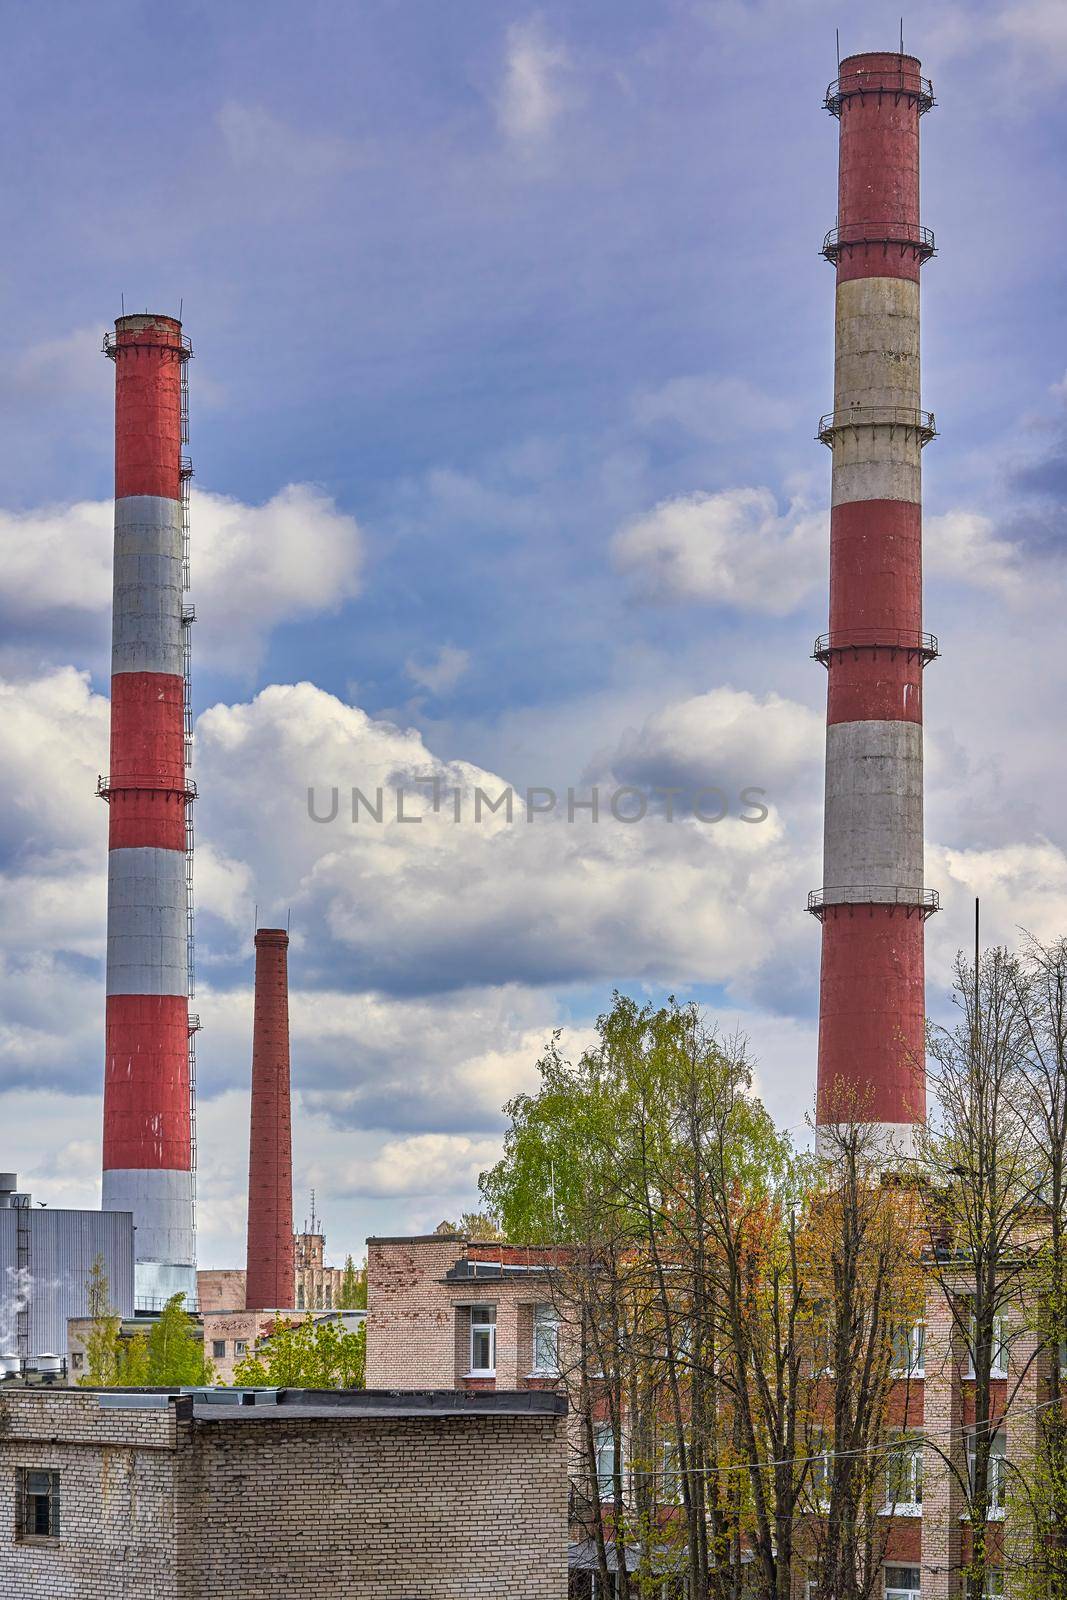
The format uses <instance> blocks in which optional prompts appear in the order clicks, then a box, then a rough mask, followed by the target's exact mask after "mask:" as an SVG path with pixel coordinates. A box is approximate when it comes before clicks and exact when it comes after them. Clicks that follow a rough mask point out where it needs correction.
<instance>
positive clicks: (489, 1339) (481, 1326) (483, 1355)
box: [470, 1306, 496, 1378]
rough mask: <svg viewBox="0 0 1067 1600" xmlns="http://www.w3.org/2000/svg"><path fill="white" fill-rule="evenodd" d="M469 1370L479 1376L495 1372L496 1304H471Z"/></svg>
mask: <svg viewBox="0 0 1067 1600" xmlns="http://www.w3.org/2000/svg"><path fill="white" fill-rule="evenodd" d="M470 1370H471V1372H472V1373H477V1374H478V1375H479V1376H481V1377H488V1378H492V1377H494V1376H495V1374H496V1306H471V1365H470Z"/></svg>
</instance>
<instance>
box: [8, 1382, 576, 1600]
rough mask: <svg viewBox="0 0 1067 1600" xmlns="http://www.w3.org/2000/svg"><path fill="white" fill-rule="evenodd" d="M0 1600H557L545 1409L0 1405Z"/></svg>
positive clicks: (62, 1396) (356, 1399) (285, 1392)
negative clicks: (120, 1599)
mask: <svg viewBox="0 0 1067 1600" xmlns="http://www.w3.org/2000/svg"><path fill="white" fill-rule="evenodd" d="M0 1403H2V1405H3V1412H4V1421H5V1426H4V1428H3V1430H2V1431H0V1600H26V1597H27V1596H29V1595H54V1596H56V1597H57V1600H58V1597H59V1596H62V1597H63V1600H112V1597H114V1596H117V1595H146V1596H147V1595H150V1596H151V1597H152V1600H217V1596H219V1595H223V1594H224V1595H225V1596H226V1600H253V1597H255V1600H261V1597H263V1596H266V1595H298V1594H299V1595H303V1594H314V1595H315V1596H316V1597H317V1600H342V1597H344V1600H352V1597H353V1596H368V1597H369V1596H371V1595H373V1596H374V1597H375V1600H412V1597H414V1596H417V1595H418V1596H422V1595H433V1596H434V1597H435V1600H461V1597H462V1600H475V1597H478V1596H485V1597H489V1596H494V1597H495V1596H497V1595H500V1594H507V1595H508V1596H509V1597H510V1600H564V1597H565V1596H566V1593H567V1548H566V1539H567V1528H566V1524H567V1474H566V1465H565V1441H564V1433H565V1427H566V1417H565V1411H566V1403H565V1401H564V1400H563V1399H562V1398H560V1397H559V1396H557V1395H555V1394H536V1393H533V1394H457V1393H433V1392H423V1393H418V1394H416V1393H413V1394H405V1395H396V1394H382V1393H378V1394H373V1393H369V1392H367V1391H351V1390H348V1391H336V1390H330V1391H324V1392H323V1391H310V1390H300V1389H282V1390H274V1389H271V1390H229V1391H224V1390H223V1391H197V1392H196V1393H193V1394H179V1393H153V1392H150V1391H145V1390H140V1391H125V1392H122V1391H116V1390H111V1391H93V1390H87V1389H53V1390H46V1389H40V1388H37V1389H30V1388H18V1387H7V1388H5V1389H3V1390H0Z"/></svg>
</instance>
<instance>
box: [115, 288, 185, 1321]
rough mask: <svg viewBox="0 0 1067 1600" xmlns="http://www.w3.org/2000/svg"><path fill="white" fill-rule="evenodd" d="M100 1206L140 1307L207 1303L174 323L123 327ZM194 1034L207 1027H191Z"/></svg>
mask: <svg viewBox="0 0 1067 1600" xmlns="http://www.w3.org/2000/svg"><path fill="white" fill-rule="evenodd" d="M104 351H105V353H106V354H107V355H108V356H110V358H111V359H112V360H113V361H114V363H115V557H114V580H115V586H114V615H113V626H112V647H111V771H110V773H109V775H108V776H107V777H106V778H101V779H100V782H99V785H98V788H99V792H100V794H101V795H102V796H103V797H104V799H105V800H107V801H108V803H109V805H110V817H109V827H108V851H109V854H108V910H107V1041H106V1062H105V1073H104V1163H103V1165H104V1183H103V1205H104V1209H105V1210H108V1211H132V1212H133V1220H134V1226H135V1229H136V1233H135V1235H134V1250H135V1257H136V1271H135V1301H136V1304H137V1305H138V1306H140V1307H143V1308H152V1307H155V1306H158V1305H160V1304H161V1303H162V1302H163V1301H164V1300H165V1299H166V1298H167V1297H168V1296H169V1295H171V1294H174V1293H176V1292H178V1291H179V1290H181V1291H183V1292H184V1293H185V1294H186V1295H187V1296H188V1297H189V1300H190V1303H191V1302H192V1300H193V1297H194V1296H195V1293H196V1249H195V1232H194V1216H193V1155H194V1147H193V1136H192V1126H193V1124H192V1073H191V1068H190V1054H191V1050H190V1041H191V1038H192V1034H191V1032H190V1019H189V983H190V971H191V961H190V956H191V927H192V920H191V900H190V894H191V882H192V879H191V846H192V833H191V827H190V825H189V824H190V822H191V818H190V811H189V806H190V802H191V800H192V798H193V794H194V792H195V791H194V788H193V786H192V784H191V783H190V781H189V778H188V776H187V771H186V768H187V763H188V759H189V748H188V738H187V736H188V731H189V725H188V720H187V712H188V684H187V675H188V674H187V668H188V649H187V641H188V633H187V631H186V629H187V626H188V623H189V622H191V620H192V612H191V608H189V609H188V610H185V608H183V604H182V597H183V591H184V589H185V588H186V587H187V586H188V548H187V528H188V524H187V517H186V510H187V501H186V489H187V482H188V468H187V467H186V465H185V464H184V462H183V458H182V442H183V440H184V439H185V438H186V437H187V405H186V396H187V393H188V390H187V386H186V371H187V367H186V363H187V362H188V359H189V356H190V354H191V350H190V346H189V341H188V339H187V338H186V337H185V336H184V335H183V333H182V327H181V323H180V322H179V321H178V320H177V319H176V318H174V317H164V316H150V315H148V314H147V313H146V314H145V315H144V316H130V317H125V316H124V317H120V318H119V319H118V321H117V322H116V323H115V332H114V333H113V334H108V335H107V337H106V338H105V340H104ZM194 1027H195V1022H194Z"/></svg>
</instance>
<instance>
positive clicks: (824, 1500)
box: [808, 1433, 834, 1511]
mask: <svg viewBox="0 0 1067 1600" xmlns="http://www.w3.org/2000/svg"><path fill="white" fill-rule="evenodd" d="M816 1438H817V1439H818V1441H819V1443H818V1448H816V1446H815V1442H814V1441H815V1439H816ZM810 1455H811V1463H810V1465H809V1467H808V1494H809V1496H810V1498H811V1503H812V1506H813V1508H814V1509H815V1510H816V1511H829V1509H830V1481H831V1474H832V1472H833V1467H832V1462H833V1457H834V1449H833V1442H832V1440H830V1438H829V1436H828V1435H827V1434H825V1433H819V1434H816V1435H814V1436H813V1441H812V1445H811V1449H810ZM820 1488H821V1489H822V1490H823V1491H825V1492H824V1493H821V1494H820V1493H819V1490H820Z"/></svg>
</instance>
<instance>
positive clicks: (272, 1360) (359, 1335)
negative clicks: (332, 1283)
mask: <svg viewBox="0 0 1067 1600" xmlns="http://www.w3.org/2000/svg"><path fill="white" fill-rule="evenodd" d="M349 1259H350V1260H351V1257H350V1258H349ZM366 1347H367V1340H366V1329H365V1327H361V1328H359V1329H358V1330H357V1331H356V1332H355V1333H350V1332H349V1331H348V1330H347V1329H346V1328H344V1327H343V1326H342V1325H341V1323H339V1322H336V1321H332V1320H324V1321H321V1322H316V1321H315V1320H314V1319H313V1318H312V1317H311V1316H310V1315H309V1316H307V1317H305V1318H304V1319H303V1321H302V1322H292V1321H283V1322H277V1323H275V1325H274V1329H273V1332H272V1333H271V1334H270V1335H269V1337H267V1338H266V1339H264V1340H262V1341H261V1342H260V1345H259V1348H258V1349H257V1350H256V1351H255V1352H254V1353H252V1354H249V1355H247V1356H245V1358H244V1359H243V1360H242V1361H239V1362H238V1363H237V1365H236V1366H235V1367H234V1369H233V1380H234V1383H235V1384H238V1385H245V1386H247V1387H248V1388H251V1389H266V1388H271V1389H273V1388H278V1389H362V1388H363V1387H364V1386H365V1382H366V1377H365V1367H366Z"/></svg>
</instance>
